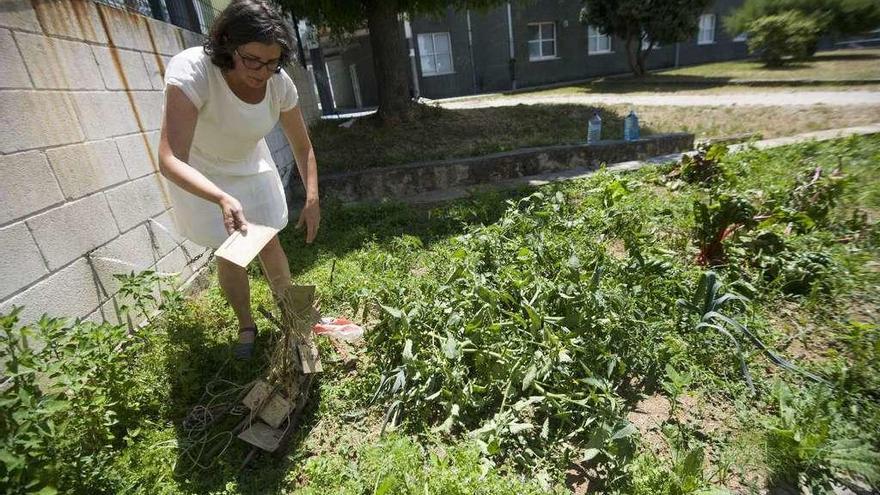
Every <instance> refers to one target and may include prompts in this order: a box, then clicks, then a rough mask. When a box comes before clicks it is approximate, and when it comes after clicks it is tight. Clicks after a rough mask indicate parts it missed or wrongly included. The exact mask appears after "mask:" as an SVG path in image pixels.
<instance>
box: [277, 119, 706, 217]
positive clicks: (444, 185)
mask: <svg viewBox="0 0 880 495" xmlns="http://www.w3.org/2000/svg"><path fill="white" fill-rule="evenodd" d="M693 144H694V135H693V134H687V133H676V134H660V135H652V136H648V137H646V138H645V139H639V140H637V141H602V142H599V143H596V144H572V145H558V146H546V147H541V148H524V149H520V150H516V151H511V152H506V153H496V154H492V155H485V156H479V157H474V158H456V159H450V160H441V161H434V162H424V163H414V164H408V165H400V166H395V167H385V168H374V169H369V170H359V171H356V172H342V173H335V174H327V175H324V176H320V174H319V176H320V185H319V188H320V190H321V195H322V196H325V197H330V196H333V197H337V198H339V199H341V200H343V201H371V200H380V199H383V198H406V197H411V196H415V195H418V194H421V193H425V192H431V191H438V190H443V189H448V188H452V187H462V186H471V185H478V184H490V183H492V182H495V181H499V180H506V179H514V178H518V177H527V176H530V175H538V174H543V173H547V172H558V171H561V170H567V169H571V168H577V167H586V168H590V167H592V168H599V167H600V166H601V165H602V164H604V163H616V162H622V161H628V160H640V159H645V158H649V157H652V156H658V155H665V154H669V153H676V152H681V151H687V150H690V149H692V148H693ZM318 152H319V153H320V150H318ZM319 167H320V164H319ZM291 185H292V186H293V187H292V192H293V198H292V199H294V200H295V201H296V202H298V201H300V200H301V199H302V197H303V190H302V187H301V185H299V186H298V187H297V186H296V185H295V184H291ZM294 204H297V203H294Z"/></svg>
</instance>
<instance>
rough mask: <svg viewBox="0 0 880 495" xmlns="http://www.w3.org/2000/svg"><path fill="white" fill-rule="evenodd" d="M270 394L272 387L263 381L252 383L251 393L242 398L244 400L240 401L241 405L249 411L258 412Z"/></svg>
mask: <svg viewBox="0 0 880 495" xmlns="http://www.w3.org/2000/svg"><path fill="white" fill-rule="evenodd" d="M271 393H272V386H271V385H269V384H268V383H266V382H264V381H263V380H260V381H258V382H257V383H254V386H253V387H252V388H251V391H250V392H248V394H247V395H246V396H245V397H244V400H242V401H241V403H242V404H244V405H245V406H247V408H248V409H250V410H251V411H254V410H258V409H259V408H260V407H262V406H263V404H264V403H265V402H266V399H268V398H269V394H271Z"/></svg>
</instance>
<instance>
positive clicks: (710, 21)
mask: <svg viewBox="0 0 880 495" xmlns="http://www.w3.org/2000/svg"><path fill="white" fill-rule="evenodd" d="M711 43H715V14H703V15H701V16H700V34H699V35H698V36H697V44H698V45H709V44H711Z"/></svg>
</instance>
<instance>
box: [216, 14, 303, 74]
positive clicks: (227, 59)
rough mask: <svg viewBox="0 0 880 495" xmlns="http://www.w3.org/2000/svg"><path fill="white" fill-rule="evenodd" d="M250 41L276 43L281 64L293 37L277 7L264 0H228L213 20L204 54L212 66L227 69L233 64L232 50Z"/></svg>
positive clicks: (286, 55)
mask: <svg viewBox="0 0 880 495" xmlns="http://www.w3.org/2000/svg"><path fill="white" fill-rule="evenodd" d="M253 41H257V42H260V43H266V44H270V43H278V46H280V47H281V58H280V59H279V61H278V63H279V64H280V65H282V66H283V65H286V64H287V63H288V62H290V57H291V53H292V52H293V50H292V47H293V40H292V38H291V33H290V28H289V27H288V26H287V23H285V22H284V19H283V18H282V17H281V14H280V13H279V12H278V10H276V9H275V8H274V7H272V6H271V5H269V3H268V2H266V1H264V0H232V2H231V3H230V4H229V5H228V6H227V7H226V8H225V9H223V12H221V13H220V15H219V16H217V19H215V20H214V25H213V26H211V33H210V34H209V35H208V39H207V40H205V53H207V54H208V55H209V56H210V57H211V62H213V63H214V65H216V66H217V67H220V68H221V69H223V70H228V69H232V68H234V67H235V63H234V62H233V61H232V52H233V51H234V50H235V49H236V48H238V47H239V46H241V45H244V44H246V43H251V42H253Z"/></svg>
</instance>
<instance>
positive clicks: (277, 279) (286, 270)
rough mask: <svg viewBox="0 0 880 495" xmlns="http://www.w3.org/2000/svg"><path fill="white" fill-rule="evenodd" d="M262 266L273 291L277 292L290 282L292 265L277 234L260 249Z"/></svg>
mask: <svg viewBox="0 0 880 495" xmlns="http://www.w3.org/2000/svg"><path fill="white" fill-rule="evenodd" d="M260 266H262V268H263V275H265V276H266V280H268V281H269V288H271V289H272V293H274V294H277V293H278V292H279V291H281V290H282V289H284V287H286V286H287V285H288V284H290V265H289V264H288V263H287V255H286V254H285V253H284V248H282V247H281V241H279V240H278V236H277V235H276V236H275V237H273V238H272V240H271V241H269V243H268V244H266V246H265V247H264V248H263V250H262V251H260Z"/></svg>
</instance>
